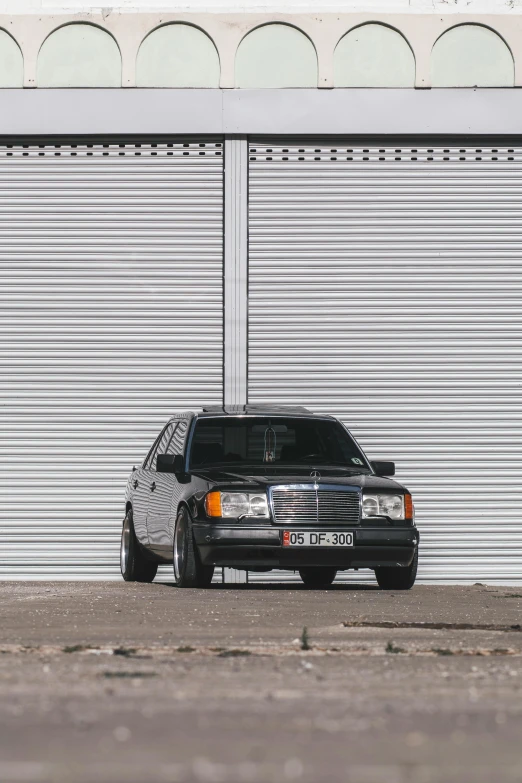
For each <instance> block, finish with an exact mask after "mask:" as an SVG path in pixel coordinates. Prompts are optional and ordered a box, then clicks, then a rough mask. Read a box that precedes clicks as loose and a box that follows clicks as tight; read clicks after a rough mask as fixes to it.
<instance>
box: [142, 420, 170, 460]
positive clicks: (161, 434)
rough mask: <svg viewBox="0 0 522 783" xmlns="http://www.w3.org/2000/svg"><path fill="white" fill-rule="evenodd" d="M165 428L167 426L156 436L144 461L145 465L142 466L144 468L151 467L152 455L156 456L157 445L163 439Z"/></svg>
mask: <svg viewBox="0 0 522 783" xmlns="http://www.w3.org/2000/svg"><path fill="white" fill-rule="evenodd" d="M165 429H166V428H164V429H162V430H161V432H160V434H159V435H158V437H157V438H156V440H155V441H154V443H153V444H152V446H151V447H150V449H149V453H148V454H147V456H146V457H145V460H144V461H143V465H142V466H141V467H142V468H150V463H151V460H152V457H153V456H154V454H155V452H156V446H157V445H158V443H159V441H160V440H161V438H162V436H163V433H164V432H165Z"/></svg>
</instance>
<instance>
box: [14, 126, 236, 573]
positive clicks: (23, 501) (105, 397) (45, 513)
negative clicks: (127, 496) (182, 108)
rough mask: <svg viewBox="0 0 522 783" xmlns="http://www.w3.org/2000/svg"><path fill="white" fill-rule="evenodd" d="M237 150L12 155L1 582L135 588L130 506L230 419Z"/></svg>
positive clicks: (99, 148) (115, 146) (68, 150)
mask: <svg viewBox="0 0 522 783" xmlns="http://www.w3.org/2000/svg"><path fill="white" fill-rule="evenodd" d="M222 215H223V145H222V143H221V142H220V141H219V140H210V141H209V140H205V139H202V140H198V141H191V140H187V141H186V142H179V141H175V142H162V143H152V142H150V141H145V140H144V141H142V142H141V143H135V142H133V143H124V142H123V143H114V142H111V143H106V144H103V143H98V142H93V143H80V142H78V143H66V144H64V143H59V142H56V143H55V144H52V143H45V144H41V145H35V144H28V145H18V144H17V145H12V146H11V145H8V146H5V145H4V146H1V147H0V291H1V295H2V301H1V322H2V331H3V335H2V343H1V346H0V351H1V364H2V375H1V387H2V402H1V408H0V416H1V423H0V427H1V430H2V446H1V458H2V479H3V480H2V500H1V508H0V513H1V515H2V521H1V523H0V576H1V577H3V578H23V577H26V578H38V577H46V576H47V577H49V576H52V577H53V578H56V577H60V576H76V577H78V576H80V577H83V578H90V577H96V578H103V577H112V576H117V575H118V574H119V564H118V549H119V531H120V525H121V519H122V515H123V499H124V489H125V483H126V479H127V476H128V474H129V471H130V469H131V468H132V465H133V463H138V462H139V461H141V460H142V459H143V458H144V456H145V454H146V452H147V450H148V448H149V447H150V445H151V444H152V441H153V439H154V438H155V437H156V435H157V434H158V432H159V430H160V428H161V426H162V425H163V424H164V423H165V421H166V420H167V419H168V417H169V416H170V415H171V414H172V413H173V412H175V411H176V410H179V409H183V408H185V407H192V406H194V405H199V404H201V401H205V402H207V401H208V402H212V401H213V402H215V403H220V402H221V401H222V389H223V378H222V364H223V355H222V344H223V334H222V322H223V309H222V278H223V259H222V256H223V251H222V245H223V240H222V231H223V218H222Z"/></svg>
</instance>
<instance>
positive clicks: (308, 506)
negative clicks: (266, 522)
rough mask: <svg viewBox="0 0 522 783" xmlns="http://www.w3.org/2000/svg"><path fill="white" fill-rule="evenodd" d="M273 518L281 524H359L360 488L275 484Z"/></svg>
mask: <svg viewBox="0 0 522 783" xmlns="http://www.w3.org/2000/svg"><path fill="white" fill-rule="evenodd" d="M271 499H272V510H273V514H274V522H276V524H278V525H294V524H305V525H307V524H319V525H358V524H359V520H360V503H359V492H358V491H356V490H354V489H349V490H344V489H342V490H339V489H335V490H333V489H327V488H325V487H319V488H318V489H317V490H316V489H315V488H314V487H313V486H311V487H274V488H273V489H272V491H271Z"/></svg>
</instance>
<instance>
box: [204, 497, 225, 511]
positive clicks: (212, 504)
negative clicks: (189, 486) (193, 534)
mask: <svg viewBox="0 0 522 783" xmlns="http://www.w3.org/2000/svg"><path fill="white" fill-rule="evenodd" d="M205 511H206V512H207V516H209V517H221V516H223V515H222V513H221V492H209V493H208V495H207V496H206V498H205Z"/></svg>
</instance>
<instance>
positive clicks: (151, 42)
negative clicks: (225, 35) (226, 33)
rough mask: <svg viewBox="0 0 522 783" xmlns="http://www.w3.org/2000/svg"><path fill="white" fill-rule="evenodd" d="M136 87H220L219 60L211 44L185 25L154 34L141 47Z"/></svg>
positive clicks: (137, 65) (160, 29)
mask: <svg viewBox="0 0 522 783" xmlns="http://www.w3.org/2000/svg"><path fill="white" fill-rule="evenodd" d="M136 84H137V86H138V87H219V56H218V53H217V50H216V47H215V46H214V43H213V42H212V40H211V39H210V38H209V37H208V35H206V34H205V33H203V32H202V31H201V30H198V28H197V27H193V26H192V25H188V24H169V25H165V26H164V27H160V28H158V29H157V30H154V31H153V32H152V33H151V34H150V35H148V36H147V38H145V40H144V41H143V43H142V44H141V46H140V50H139V52H138V58H137V61H136Z"/></svg>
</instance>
